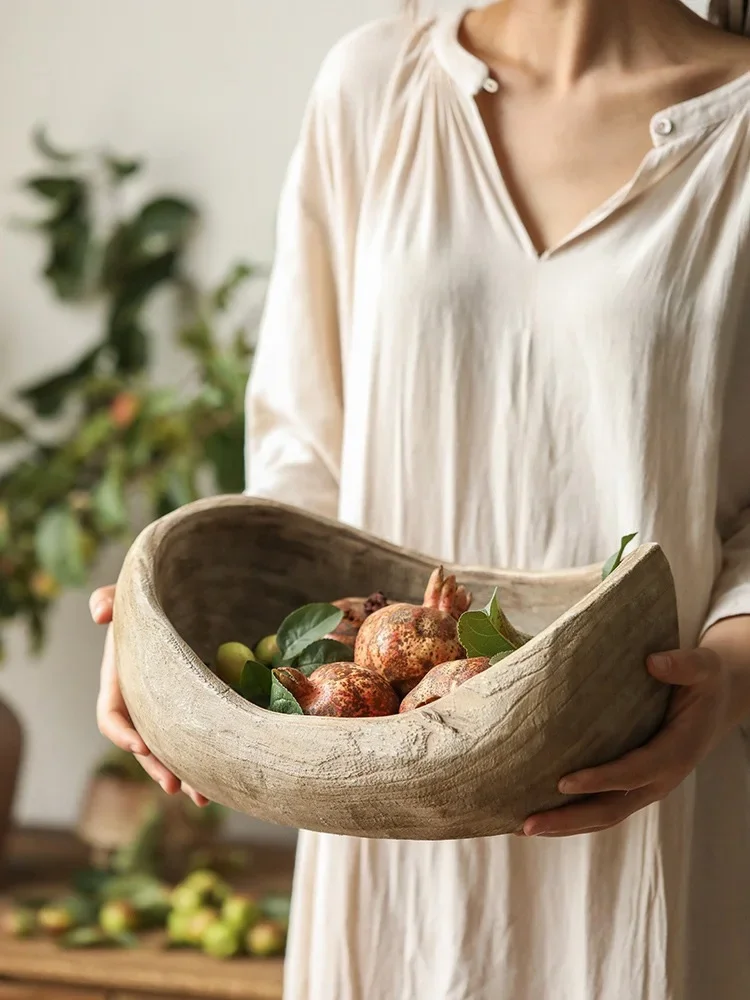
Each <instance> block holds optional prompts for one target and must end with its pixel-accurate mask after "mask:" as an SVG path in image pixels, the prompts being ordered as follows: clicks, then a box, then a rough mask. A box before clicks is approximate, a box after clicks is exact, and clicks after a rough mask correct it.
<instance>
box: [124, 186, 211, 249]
mask: <svg viewBox="0 0 750 1000" xmlns="http://www.w3.org/2000/svg"><path fill="white" fill-rule="evenodd" d="M197 219H198V212H197V209H196V208H195V206H194V205H192V204H191V203H190V202H188V201H185V200H184V199H182V198H155V199H154V200H153V201H150V202H149V203H148V204H147V205H144V206H143V208H142V209H141V211H140V213H139V214H138V216H137V217H136V218H135V219H134V220H133V221H132V223H131V224H130V227H129V233H128V242H129V244H130V251H131V253H133V254H135V255H136V256H137V257H139V258H141V259H148V258H154V257H161V256H163V255H164V254H167V253H170V252H172V251H174V250H178V249H180V248H181V247H183V246H184V244H185V243H186V242H187V240H188V239H189V237H190V236H191V235H192V233H193V229H194V227H195V223H196V221H197Z"/></svg>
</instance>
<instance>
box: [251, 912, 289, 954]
mask: <svg viewBox="0 0 750 1000" xmlns="http://www.w3.org/2000/svg"><path fill="white" fill-rule="evenodd" d="M245 947H246V948H247V950H248V951H249V952H250V954H251V955H256V956H257V957H258V958H270V957H271V956H272V955H283V954H284V948H285V947H286V928H285V927H284V925H283V924H280V923H279V922H278V921H276V920H263V921H261V923H259V924H256V925H255V926H254V927H251V928H250V930H249V931H248V932H247V936H246V937H245Z"/></svg>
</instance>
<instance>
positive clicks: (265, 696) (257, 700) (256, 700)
mask: <svg viewBox="0 0 750 1000" xmlns="http://www.w3.org/2000/svg"><path fill="white" fill-rule="evenodd" d="M271 687H272V675H271V671H270V670H269V669H268V667H265V666H264V665H263V664H262V663H258V661H257V660H248V661H247V663H246V664H245V666H244V667H243V668H242V677H241V678H240V686H239V692H240V694H241V695H242V697H243V698H247V700H248V701H251V702H252V703H253V704H254V705H259V706H260V707H261V708H268V705H269V701H270V699H271Z"/></svg>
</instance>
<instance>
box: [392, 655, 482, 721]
mask: <svg viewBox="0 0 750 1000" xmlns="http://www.w3.org/2000/svg"><path fill="white" fill-rule="evenodd" d="M489 666H490V661H489V657H487V656H477V657H474V658H473V659H470V660H453V661H452V662H451V663H440V664H438V666H437V667H433V668H432V670H431V671H430V672H429V674H427V676H426V677H424V678H423V679H422V680H421V681H420V682H419V684H417V686H416V687H415V688H414V690H413V691H410V692H409V694H407V696H406V697H405V698H404V700H403V701H402V702H401V708H400V709H399V712H413V711H414V709H415V708H423V707H424V706H425V705H431V704H432V702H433V701H437V700H438V699H439V698H444V697H445V695H447V694H450V693H451V691H455V690H456V688H458V687H461V685H462V684H465V683H466V681H468V680H471V678H472V677H476V676H477V674H483V673H484V671H485V670H487V669H488V668H489Z"/></svg>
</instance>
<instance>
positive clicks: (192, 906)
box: [169, 882, 204, 913]
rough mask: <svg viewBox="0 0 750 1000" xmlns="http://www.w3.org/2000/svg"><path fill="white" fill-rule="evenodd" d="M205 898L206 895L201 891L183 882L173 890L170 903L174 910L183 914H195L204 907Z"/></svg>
mask: <svg viewBox="0 0 750 1000" xmlns="http://www.w3.org/2000/svg"><path fill="white" fill-rule="evenodd" d="M203 898H204V894H203V893H202V892H201V891H200V890H198V889H196V888H194V887H193V886H192V885H188V884H187V883H186V882H181V883H180V885H177V886H175V887H174V889H173V890H172V894H171V896H170V898H169V901H170V903H171V904H172V909H173V910H179V911H180V912H181V913H195V912H196V910H199V909H200V908H201V906H203Z"/></svg>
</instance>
